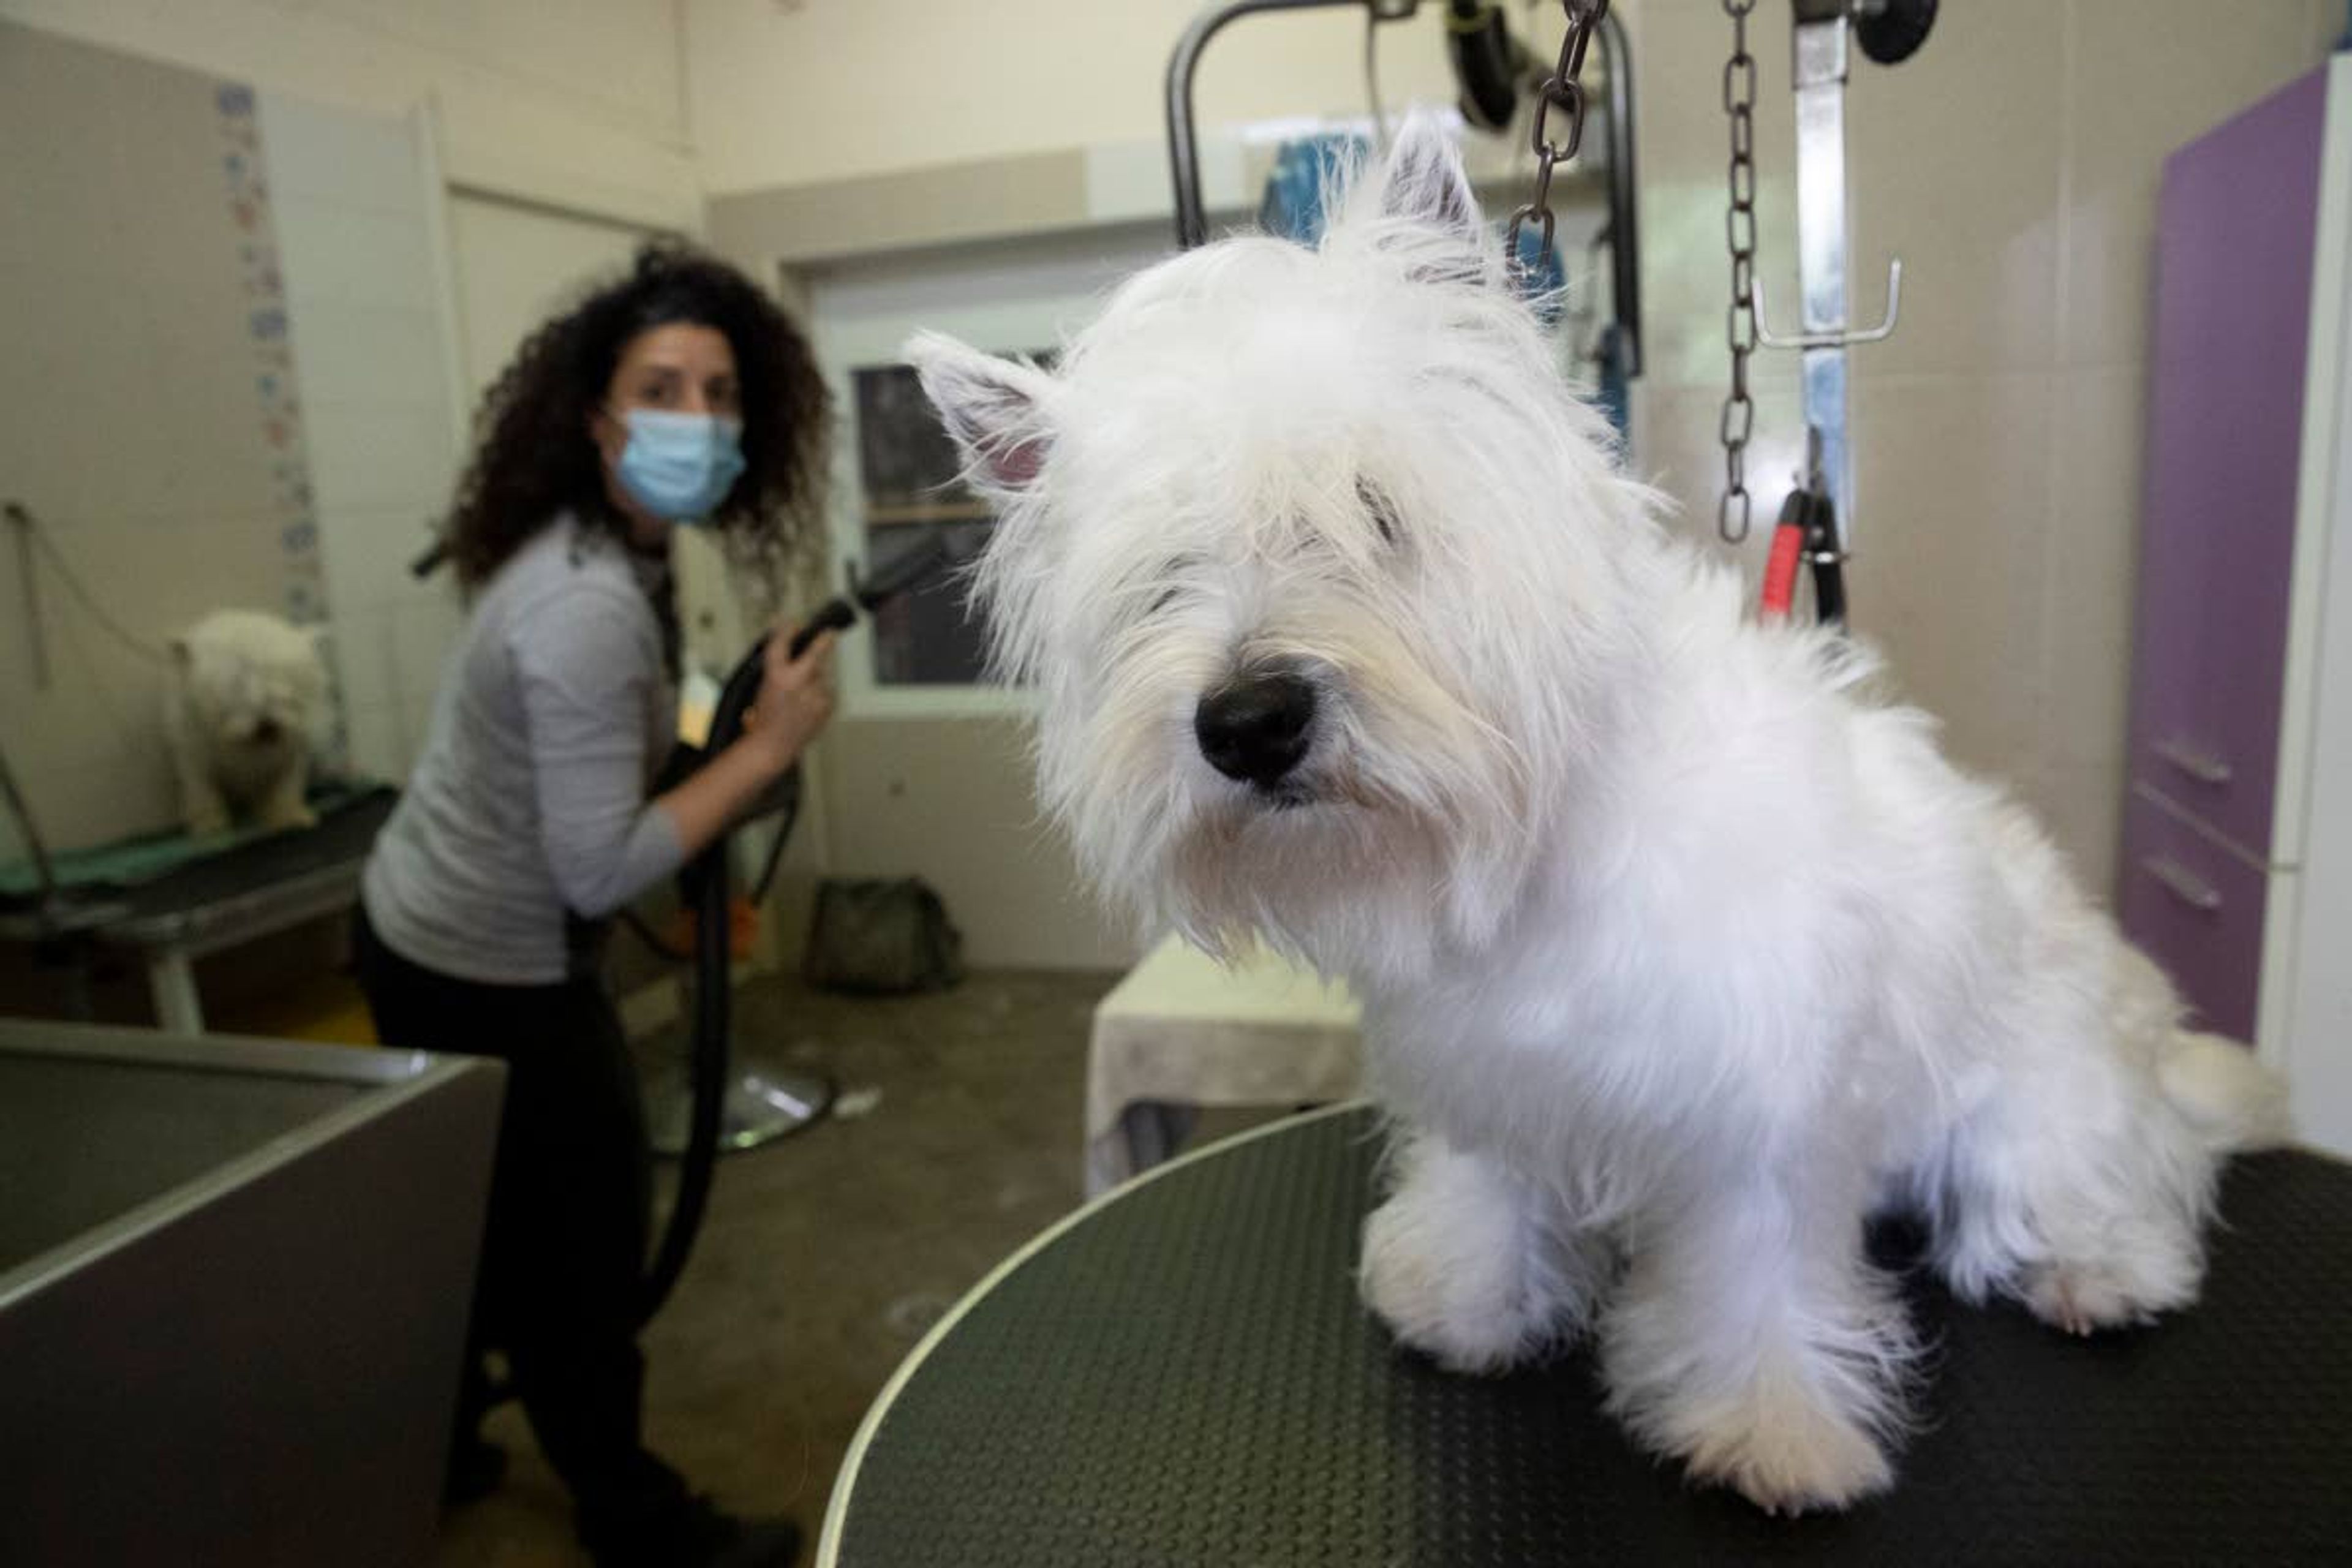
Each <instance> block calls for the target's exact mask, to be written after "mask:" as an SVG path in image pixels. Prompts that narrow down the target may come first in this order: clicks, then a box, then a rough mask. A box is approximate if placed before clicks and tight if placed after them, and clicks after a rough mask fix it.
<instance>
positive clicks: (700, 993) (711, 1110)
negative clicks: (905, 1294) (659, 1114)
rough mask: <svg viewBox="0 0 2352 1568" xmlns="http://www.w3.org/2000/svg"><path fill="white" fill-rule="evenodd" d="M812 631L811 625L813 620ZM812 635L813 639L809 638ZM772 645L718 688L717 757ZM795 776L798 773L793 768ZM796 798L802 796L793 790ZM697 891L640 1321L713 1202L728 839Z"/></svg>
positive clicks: (725, 1006)
mask: <svg viewBox="0 0 2352 1568" xmlns="http://www.w3.org/2000/svg"><path fill="white" fill-rule="evenodd" d="M811 624H812V625H814V622H812V623H811ZM812 635H813V634H812ZM767 646H768V639H767V638H765V637H761V639H760V640H759V641H758V642H756V643H753V644H752V645H751V652H750V653H749V654H747V655H745V656H744V658H743V662H742V663H740V664H739V665H737V666H736V667H735V672H734V673H733V674H732V675H730V676H729V677H728V678H727V684H726V685H725V686H724V687H722V688H720V689H719V706H718V708H717V710H715V711H714V712H713V713H712V714H711V716H710V732H709V736H708V737H707V739H706V742H705V744H706V745H707V746H708V748H709V754H710V755H713V756H716V755H718V753H719V752H721V751H723V750H724V749H725V748H726V746H727V745H728V743H729V742H731V741H733V740H734V739H735V738H736V737H737V736H739V735H740V734H741V733H742V732H743V715H744V714H746V713H748V712H750V711H751V704H752V703H753V702H754V701H755V700H758V698H759V695H760V677H761V671H762V668H763V666H764V663H765V655H766V650H767ZM794 771H795V773H797V771H798V770H797V768H795V770H794ZM794 798H795V799H797V798H798V792H797V791H795V792H794ZM777 831H778V833H779V835H782V834H785V833H790V832H791V831H792V822H791V820H790V819H789V818H786V819H785V820H784V821H782V822H781V823H779V824H778V825H777ZM686 876H687V880H688V884H689V885H690V887H691V888H692V889H693V893H694V909H695V921H694V1047H693V1053H692V1056H691V1058H690V1067H689V1070H690V1071H691V1073H692V1075H693V1082H694V1102H693V1108H692V1110H690V1111H689V1112H688V1121H687V1135H686V1153H685V1156H684V1157H683V1158H682V1159H681V1160H680V1161H679V1163H678V1167H677V1200H676V1201H675V1202H674V1203H672V1204H671V1205H670V1211H669V1223H668V1224H667V1225H666V1226H663V1227H662V1237H661V1244H660V1246H659V1247H656V1249H655V1251H654V1260H653V1266H652V1268H649V1269H648V1270H647V1271H646V1283H645V1294H644V1297H643V1303H642V1305H641V1306H640V1308H639V1310H638V1318H639V1321H646V1320H649V1319H651V1318H652V1317H653V1315H654V1314H655V1313H656V1312H657V1311H659V1310H661V1305H662V1303H663V1302H664V1301H667V1300H669V1293H670V1292H671V1291H672V1290H673V1289H677V1279H678V1276H679V1275H680V1274H682V1273H684V1272H685V1271H686V1260H687V1258H688V1257H689V1256H691V1255H692V1253H693V1251H694V1241H695V1237H696V1236H697V1235H698V1233H699V1232H700V1231H701V1229H702V1214H703V1210H704V1209H705V1208H706V1207H707V1206H708V1205H709V1202H710V1178H711V1176H712V1175H713V1174H714V1173H716V1171H717V1169H718V1165H719V1122H720V1120H721V1118H722V1116H723V1115H724V1113H725V1111H726V1109H727V1054H728V1053H727V1031H728V1026H729V1019H728V1010H729V1007H730V1004H731V1003H732V1001H733V994H732V987H731V986H730V984H728V970H729V961H730V956H731V955H730V952H729V946H730V936H731V931H730V922H729V921H728V918H727V836H726V835H725V834H721V835H720V836H719V837H718V838H716V839H714V840H712V841H711V843H710V844H709V846H708V847H705V848H704V849H703V851H702V853H701V854H699V855H698V856H696V857H695V858H694V860H693V862H692V863H691V864H690V865H689V866H688V868H687V872H686Z"/></svg>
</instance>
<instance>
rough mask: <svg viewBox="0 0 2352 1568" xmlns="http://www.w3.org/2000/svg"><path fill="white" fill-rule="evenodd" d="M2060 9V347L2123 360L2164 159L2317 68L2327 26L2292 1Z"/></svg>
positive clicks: (2119, 0)
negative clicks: (2064, 22) (2067, 164)
mask: <svg viewBox="0 0 2352 1568" xmlns="http://www.w3.org/2000/svg"><path fill="white" fill-rule="evenodd" d="M2320 9H2321V10H2322V11H2326V10H2327V9H2329V8H2328V7H2321V8H2320ZM2333 12H2334V16H2335V18H2336V21H2337V22H2338V23H2340V22H2341V19H2342V8H2341V7H2340V6H2336V7H2333ZM2068 16H2070V17H2071V18H2072V20H2071V28H2072V31H2071V33H2070V35H2069V41H2068V47H2067V51H2066V52H2067V58H2068V80H2067V86H2066V122H2065V136H2066V145H2067V146H2068V147H2069V148H2070V149H2071V170H2070V176H2069V182H2068V190H2067V195H2066V205H2065V216H2066V221H2067V224H2068V231H2067V238H2066V247H2065V258H2064V266H2063V283H2062V286H2061V287H2062V292H2061V300H2062V303H2061V307H2060V309H2061V316H2062V321H2061V328H2062V333H2061V338H2060V349H2061V353H2062V354H2063V357H2064V359H2065V362H2066V363H2069V364H2121V363H2132V362H2136V361H2137V360H2138V359H2139V358H2140V357H2141V356H2142V355H2143V354H2145V353H2147V329H2148V308H2149V267H2150V263H2151V260H2152V259H2153V256H2154V251H2155V244H2156V199H2157V192H2158V188H2159V186H2160V184H2161V181H2162V174H2163V166H2164V160H2165V158H2166V157H2167V156H2168V155H2169V154H2170V153H2172V152H2173V151H2174V150H2176V149H2177V148H2179V147H2180V146H2181V145H2183V144H2184V143H2186V142H2191V141H2193V140H2195V139H2196V138H2197V137H2199V136H2201V135H2202V134H2204V133H2205V132H2207V131H2210V129H2212V128H2213V127H2214V126H2215V125H2217V124H2219V123H2221V121H2224V120H2226V119H2228V118H2229V117H2230V116H2231V115H2233V114H2236V113H2237V112H2239V111H2240V110H2243V109H2245V108H2247V107H2248V106H2250V105H2252V103H2254V102H2255V101H2256V100H2260V99H2262V98H2264V97H2266V96H2268V95H2269V94H2270V93H2272V92H2274V91H2276V90H2277V89H2279V88H2281V87H2284V85H2285V84H2286V83H2287V82H2289V81H2291V80H2293V79H2294V78H2296V77H2298V76H2301V75H2302V74H2303V73H2304V72H2305V71H2308V70H2311V69H2314V68H2316V67H2318V66H2319V65H2320V63H2321V62H2322V59H2323V58H2324V53H2325V48H2326V42H2325V40H2326V38H2327V37H2329V36H2330V35H2329V34H2328V33H2327V32H2326V24H2325V21H2324V19H2322V20H2320V21H2318V22H2316V23H2315V15H2314V8H2313V7H2312V6H2311V5H2305V4H2300V3H2298V0H2264V3H2263V4H2259V5H2239V6H2233V7H2231V11H2230V13H2229V17H2228V22H2227V25H2226V26H2214V25H2213V22H2214V19H2215V17H2214V13H2213V12H2212V11H2211V9H2210V7H2208V6H2204V5H2199V4H2197V3H2196V0H2073V3H2072V5H2071V6H2070V8H2069V11H2068ZM1939 26H1940V23H1939ZM1931 47H1932V46H1931Z"/></svg>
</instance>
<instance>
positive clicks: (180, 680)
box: [163, 610, 327, 835]
mask: <svg viewBox="0 0 2352 1568" xmlns="http://www.w3.org/2000/svg"><path fill="white" fill-rule="evenodd" d="M172 653H173V658H174V659H175V661H176V663H177V668H175V669H174V670H173V679H172V681H171V684H170V686H169V687H168V689H166V691H165V694H164V702H163V728H164V733H165V736H166V737H167V739H168V740H169V741H170V742H171V747H172V761H173V768H174V770H175V772H176V773H178V775H179V784H180V808H181V814H182V816H183V818H184V821H185V823H186V826H187V829H188V831H189V832H190V833H192V834H197V835H203V834H210V833H219V832H223V831H225V830H226V829H227V827H228V826H229V823H230V819H231V817H232V816H242V817H248V818H250V819H251V820H252V822H253V823H254V825H255V826H260V827H267V828H278V827H308V826H310V825H311V824H312V823H314V822H315V821H317V820H318V819H317V817H316V816H314V815H313V814H312V812H311V810H310V806H309V805H306V804H304V800H303V795H304V792H305V791H306V790H307V789H308V787H309V785H310V747H311V741H312V738H313V737H312V731H313V729H314V728H315V727H316V726H317V724H318V722H319V720H320V716H321V710H322V707H323V703H324V699H325V697H326V692H327V670H326V666H325V665H324V664H323V663H322V662H321V661H320V657H319V643H318V637H317V635H316V634H315V633H314V632H313V631H306V630H304V629H302V628H301V627H299V626H294V625H292V624H291V623H289V622H287V621H283V620H280V619H278V617H277V616H270V615H264V614H262V613H261V612H259V611H257V610H215V611H214V612H213V613H212V614H211V615H209V616H205V618H204V619H203V620H201V621H198V622H197V623H196V624H195V625H194V626H192V627H190V628H189V629H188V631H187V633H186V635H185V636H184V637H174V638H173V641H172Z"/></svg>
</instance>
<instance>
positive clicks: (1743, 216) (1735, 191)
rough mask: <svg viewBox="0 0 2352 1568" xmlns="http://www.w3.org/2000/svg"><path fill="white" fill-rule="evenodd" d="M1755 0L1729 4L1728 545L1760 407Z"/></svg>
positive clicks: (1721, 525)
mask: <svg viewBox="0 0 2352 1568" xmlns="http://www.w3.org/2000/svg"><path fill="white" fill-rule="evenodd" d="M1755 8H1756V0H1723V9H1724V11H1725V13H1726V14H1727V15H1728V16H1730V17H1731V58H1729V59H1728V60H1726V61H1725V62H1724V65H1723V111H1724V113H1725V114H1727V115H1728V116H1730V119H1731V205H1730V206H1729V207H1728V208H1727V209H1726V210H1725V212H1724V215H1723V227H1724V239H1725V242H1726V243H1727V245H1728V246H1729V247H1730V249H1731V308H1730V310H1728V311H1727V313H1726V318H1725V323H1726V324H1725V335H1726V337H1727V339H1728V340H1729V342H1730V344H1731V395H1730V396H1729V397H1727V398H1725V399H1724V400H1723V417H1722V419H1721V421H1720V422H1719V426H1718V428H1717V434H1718V435H1719V436H1720V437H1721V438H1722V441H1723V481H1724V489H1723V500H1721V502H1719V503H1718V504H1717V507H1716V511H1715V528H1716V531H1717V533H1719V534H1721V535H1722V536H1723V539H1724V542H1726V543H1727V544H1738V542H1740V541H1742V540H1744V539H1746V538H1747V537H1748V519H1749V514H1750V511H1751V510H1752V508H1753V505H1754V503H1753V502H1752V501H1751V500H1749V498H1748V436H1749V434H1750V433H1751V432H1752V431H1754V429H1755V427H1756V402H1755V400H1754V399H1753V398H1751V397H1749V396H1748V355H1749V354H1751V353H1755V352H1756V114H1755V110H1756V58H1755V57H1754V56H1753V55H1750V54H1749V53H1748V13H1749V12H1750V11H1753V10H1754V9H1755Z"/></svg>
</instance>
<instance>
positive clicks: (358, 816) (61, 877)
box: [0, 784, 400, 1034]
mask: <svg viewBox="0 0 2352 1568" xmlns="http://www.w3.org/2000/svg"><path fill="white" fill-rule="evenodd" d="M399 798H400V797H399V793H398V792H397V791H396V790H394V789H393V788H392V787H390V786H389V785H383V784H358V785H352V786H339V787H332V788H328V789H323V790H320V791H319V792H316V793H314V794H313V795H312V796H311V800H310V807H311V809H312V810H313V811H315V812H317V813H318V816H319V822H318V825H317V826H314V827H307V828H301V829H297V830H292V831H284V832H276V833H262V832H255V831H246V832H241V833H231V834H223V835H219V836H216V837H207V838H201V839H191V838H190V837H188V836H187V835H185V834H184V833H168V834H151V835H148V836H145V837H139V838H132V839H124V840H121V841H120V842H117V843H114V844H109V845H102V846H99V847H94V848H89V849H83V850H77V851H74V852H72V853H69V854H65V855H59V856H55V857H53V858H52V861H53V865H54V868H55V871H56V875H57V879H58V894H59V903H60V906H61V907H59V908H53V909H47V910H44V909H43V908H42V907H41V903H40V900H39V897H38V895H37V891H36V889H37V882H36V881H35V879H34V877H33V871H32V868H31V867H30V866H29V865H24V864H21V863H19V864H13V865H8V866H0V938H5V939H8V940H13V941H17V942H52V941H55V940H58V938H59V937H60V936H61V935H62V936H68V937H70V938H71V939H72V940H74V941H76V942H100V943H103V944H106V945H108V946H112V947H121V948H128V949H131V950H133V951H135V952H138V953H139V954H140V956H141V957H142V959H143V960H144V962H145V963H146V966H147V984H148V988H149V990H150V991H151V992H152V994H153V996H154V1000H155V1014H156V1021H157V1023H158V1024H160V1025H161V1026H163V1028H165V1029H168V1030H172V1031H173V1032H175V1033H181V1034H200V1033H202V1032H203V1030H204V1026H205V1021H204V1007H203V1004H202V1001H201V999H200V998H199V997H198V995H197V993H196V981H195V970H194V961H195V960H197V959H198V958H201V957H203V956H204V955H205V954H206V953H208V952H219V951H220V950H222V949H224V948H229V947H235V946H236V945H237V944H238V943H240V942H251V941H253V940H255V939H256V938H257V937H263V936H267V935H269V934H270V933H271V932H273V931H284V930H286V929H287V928H289V927H290V926H295V925H299V924H300V923H302V922H303V921H309V920H315V919H318V918H319V917H320V916H322V915H331V914H335V913H337V912H339V911H341V910H348V909H350V908H351V907H352V903H353V901H354V900H357V898H358V897H359V885H360V871H361V868H362V867H364V866H365V865H366V863H367V856H368V850H369V848H370V847H372V846H373V844H374V843H375V836H376V832H377V830H378V829H380V828H381V827H383V822H384V818H386V817H387V816H391V815H392V808H393V806H394V805H395V804H396V803H397V802H398V800H399Z"/></svg>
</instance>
